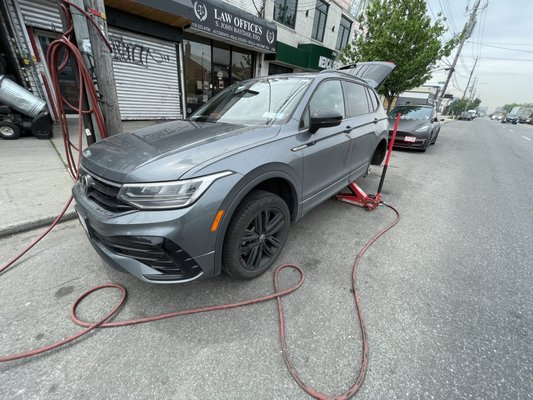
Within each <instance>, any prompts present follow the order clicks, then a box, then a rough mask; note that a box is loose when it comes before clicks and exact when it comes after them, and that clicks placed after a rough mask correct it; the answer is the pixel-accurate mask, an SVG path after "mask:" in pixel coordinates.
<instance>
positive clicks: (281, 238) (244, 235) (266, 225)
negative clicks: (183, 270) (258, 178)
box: [222, 190, 290, 279]
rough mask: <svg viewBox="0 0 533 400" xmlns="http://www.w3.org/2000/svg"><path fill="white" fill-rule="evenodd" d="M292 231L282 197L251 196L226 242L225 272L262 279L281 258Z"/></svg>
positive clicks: (229, 231) (272, 195)
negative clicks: (289, 233)
mask: <svg viewBox="0 0 533 400" xmlns="http://www.w3.org/2000/svg"><path fill="white" fill-rule="evenodd" d="M289 227H290V214H289V209H288V207H287V204H286V203H285V201H284V200H283V199H282V198H281V197H279V196H277V195H275V194H273V193H270V192H265V191H262V190H257V191H254V192H252V193H251V194H249V195H248V196H247V197H246V198H245V199H244V200H243V202H242V204H241V206H240V207H239V208H238V209H237V211H236V213H235V215H234V216H233V218H232V220H231V222H230V226H229V228H228V231H227V233H226V237H225V239H224V249H223V252H222V262H223V268H224V271H225V272H227V273H228V274H229V275H231V276H233V277H235V278H240V279H252V278H255V277H256V276H259V275H261V274H262V273H263V272H265V271H266V270H267V269H269V268H270V267H271V266H272V264H274V262H275V261H276V259H277V258H278V257H279V255H280V254H281V251H282V250H283V246H284V245H285V242H286V240H287V235H288V232H289Z"/></svg>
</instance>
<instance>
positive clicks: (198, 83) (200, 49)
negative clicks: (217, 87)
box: [183, 40, 212, 114]
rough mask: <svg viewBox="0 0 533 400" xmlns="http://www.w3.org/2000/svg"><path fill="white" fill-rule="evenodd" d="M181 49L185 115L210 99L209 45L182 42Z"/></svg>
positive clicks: (188, 41) (187, 41) (189, 41)
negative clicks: (182, 54) (182, 49)
mask: <svg viewBox="0 0 533 400" xmlns="http://www.w3.org/2000/svg"><path fill="white" fill-rule="evenodd" d="M183 48H184V57H183V64H184V67H185V95H186V101H187V114H190V113H191V112H193V111H195V110H196V109H197V108H199V107H200V105H202V104H203V103H205V102H206V101H207V100H209V98H210V97H211V96H210V94H211V88H212V84H211V45H210V44H209V43H201V42H195V41H192V40H184V42H183ZM189 109H190V110H189Z"/></svg>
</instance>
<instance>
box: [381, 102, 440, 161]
mask: <svg viewBox="0 0 533 400" xmlns="http://www.w3.org/2000/svg"><path fill="white" fill-rule="evenodd" d="M398 113H400V114H401V119H400V123H399V125H398V132H397V134H396V140H395V142H394V146H395V147H403V148H409V149H418V150H422V151H426V149H427V148H428V146H429V145H430V144H435V142H436V141H437V137H438V136H439V132H440V121H439V119H438V118H437V112H436V111H435V107H433V106H423V105H420V106H398V107H395V108H394V109H393V110H392V111H391V112H390V113H389V129H390V130H389V140H390V138H391V137H392V128H393V127H394V119H395V118H396V115H397V114H398Z"/></svg>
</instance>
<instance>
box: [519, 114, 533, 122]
mask: <svg viewBox="0 0 533 400" xmlns="http://www.w3.org/2000/svg"><path fill="white" fill-rule="evenodd" d="M530 121H531V118H529V117H526V116H525V115H521V116H520V117H518V122H519V123H520V124H529V122H530Z"/></svg>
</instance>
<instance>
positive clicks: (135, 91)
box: [109, 27, 181, 120]
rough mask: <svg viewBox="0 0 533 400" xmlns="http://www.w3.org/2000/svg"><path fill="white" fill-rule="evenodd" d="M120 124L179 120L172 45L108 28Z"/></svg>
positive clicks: (178, 102) (177, 84)
mask: <svg viewBox="0 0 533 400" xmlns="http://www.w3.org/2000/svg"><path fill="white" fill-rule="evenodd" d="M109 39H110V42H111V45H112V47H113V53H112V57H113V69H114V73H115V80H116V84H117V94H118V101H119V107H120V114H121V116H122V119H124V120H127V119H129V120H143V119H178V118H181V110H180V91H179V83H178V82H179V81H178V66H177V61H176V45H175V43H173V42H169V41H164V40H161V39H156V38H153V37H149V36H145V35H140V34H137V33H132V32H128V31H125V30H122V29H118V28H115V27H109Z"/></svg>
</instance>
